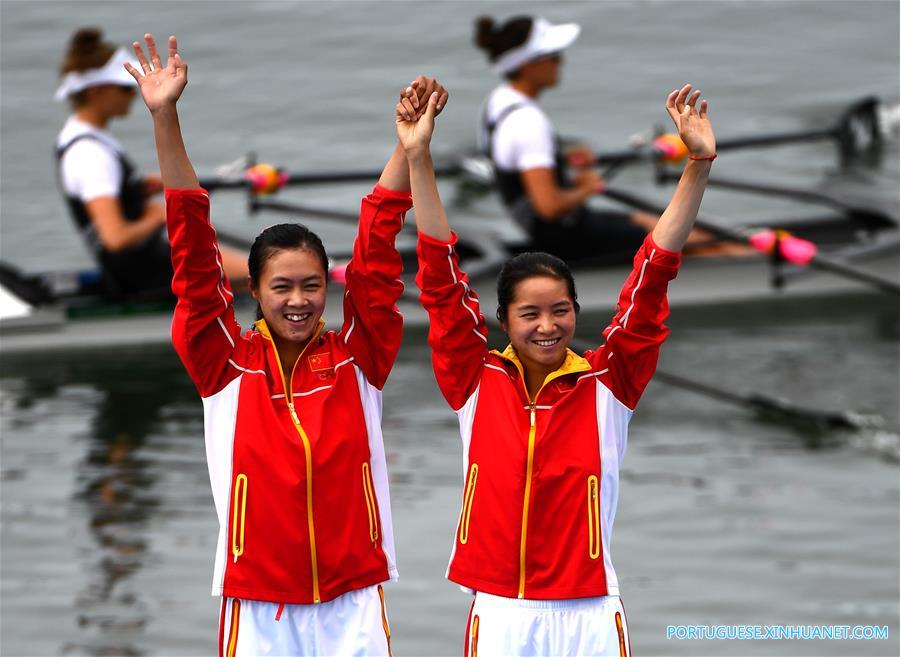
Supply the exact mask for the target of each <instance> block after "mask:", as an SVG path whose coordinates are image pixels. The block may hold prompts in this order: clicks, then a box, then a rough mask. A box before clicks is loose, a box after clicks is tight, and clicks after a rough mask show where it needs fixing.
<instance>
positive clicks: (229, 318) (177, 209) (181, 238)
mask: <svg viewBox="0 0 900 657" xmlns="http://www.w3.org/2000/svg"><path fill="white" fill-rule="evenodd" d="M144 40H145V41H146V43H147V50H148V52H149V54H150V61H149V63H148V61H147V58H146V57H145V56H144V52H143V49H142V48H141V45H140V44H139V43H138V42H135V43H134V52H135V54H136V55H137V58H138V62H140V65H141V68H142V69H143V74H142V73H140V72H139V71H137V70H136V69H135V68H134V67H133V66H130V65H129V64H125V67H126V68H127V69H128V72H129V73H131V75H132V76H134V79H135V80H137V83H138V85H139V87H140V90H141V96H142V97H143V99H144V102H145V103H146V105H147V109H149V110H150V114H151V115H152V117H153V131H154V134H155V136H156V153H157V156H158V158H159V168H160V172H161V174H162V180H163V185H164V187H165V189H166V222H167V225H168V231H169V242H170V243H171V246H172V266H173V268H174V271H175V275H174V277H173V279H172V291H173V292H174V293H175V295H176V296H177V297H178V303H177V305H176V306H175V317H174V319H173V321H172V342H173V343H174V345H175V350H176V351H177V352H178V355H179V356H180V357H181V360H182V362H183V363H184V365H185V368H186V369H187V371H188V373H189V374H190V375H191V378H192V379H193V381H194V383H195V385H196V386H197V388H198V390H199V391H200V394H201V396H204V397H207V396H209V395H212V394H214V393H216V392H218V391H219V390H221V389H222V388H223V387H224V386H225V385H226V384H227V383H228V382H229V381H231V380H233V379H234V378H235V377H237V376H238V375H240V374H241V372H242V371H243V370H242V367H243V360H244V350H245V349H246V348H247V345H246V344H245V341H244V340H243V339H242V338H241V335H240V333H241V330H240V326H238V324H237V322H236V321H235V319H234V310H233V308H232V302H233V299H234V294H233V293H232V291H231V287H230V286H229V284H228V279H227V277H226V276H225V272H224V269H223V266H222V256H221V254H220V253H219V247H218V244H217V242H216V232H215V230H214V229H213V227H212V225H210V222H209V194H207V193H206V192H205V191H204V190H203V189H201V187H200V184H199V183H198V181H197V175H196V174H195V173H194V167H193V166H191V162H190V160H189V159H188V156H187V152H186V151H185V148H184V141H183V140H182V137H181V128H180V126H179V124H178V113H177V111H176V109H175V106H176V103H177V101H178V98H179V97H180V96H181V92H182V91H183V90H184V87H185V86H186V85H187V64H186V63H185V62H184V61H183V60H182V59H181V56H180V55H179V54H178V43H177V42H176V40H175V37H169V43H168V46H169V52H168V61H167V62H166V65H165V67H163V65H162V61H161V60H160V57H159V53H158V52H157V50H156V43H155V42H154V40H153V37H152V36H151V35H149V34H146V35H144Z"/></svg>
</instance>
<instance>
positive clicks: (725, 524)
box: [0, 0, 900, 655]
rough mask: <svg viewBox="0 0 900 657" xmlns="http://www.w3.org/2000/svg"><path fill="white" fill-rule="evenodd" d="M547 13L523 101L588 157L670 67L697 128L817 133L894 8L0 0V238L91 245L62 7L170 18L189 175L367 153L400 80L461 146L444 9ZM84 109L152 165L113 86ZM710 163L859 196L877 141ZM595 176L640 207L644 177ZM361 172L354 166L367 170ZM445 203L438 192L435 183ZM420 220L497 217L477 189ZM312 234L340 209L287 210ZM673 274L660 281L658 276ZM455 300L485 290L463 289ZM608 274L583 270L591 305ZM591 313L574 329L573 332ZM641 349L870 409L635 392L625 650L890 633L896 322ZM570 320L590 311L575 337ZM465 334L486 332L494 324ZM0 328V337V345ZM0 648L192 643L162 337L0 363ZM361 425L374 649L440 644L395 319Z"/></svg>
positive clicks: (414, 334)
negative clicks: (766, 416)
mask: <svg viewBox="0 0 900 657" xmlns="http://www.w3.org/2000/svg"><path fill="white" fill-rule="evenodd" d="M518 13H532V14H540V15H543V16H545V17H546V18H548V19H549V20H551V21H554V22H568V21H575V22H578V23H580V24H581V25H582V35H581V37H580V38H579V40H578V41H577V42H576V44H575V45H574V46H573V47H572V48H571V49H570V50H569V51H567V52H566V55H565V62H564V68H563V76H562V82H561V84H560V86H559V87H558V88H557V89H555V90H552V91H551V92H548V93H547V94H546V96H545V97H542V98H541V103H542V105H543V106H544V107H545V108H546V109H547V111H548V113H549V115H550V116H551V118H552V120H553V121H554V123H555V125H556V127H557V129H558V130H559V131H560V132H561V133H562V134H564V135H570V136H574V137H577V138H579V139H581V140H582V141H584V142H586V143H588V144H590V145H592V146H594V147H595V148H596V149H598V150H601V151H602V150H603V149H611V150H619V149H621V148H624V147H626V146H627V145H628V141H629V138H630V137H631V136H632V135H633V134H635V133H641V132H644V131H647V130H648V129H652V127H653V126H654V125H657V124H660V125H665V122H666V121H667V120H668V119H667V117H666V115H665V112H664V110H663V103H664V99H665V96H666V94H667V93H668V91H669V90H671V89H672V88H674V87H675V86H677V85H679V84H681V83H683V82H686V81H688V82H692V83H694V84H695V85H696V86H698V87H699V88H700V89H701V90H702V91H703V92H704V96H705V97H707V98H709V99H710V103H711V117H712V119H713V121H714V126H715V129H716V132H717V135H719V136H721V137H725V136H738V135H752V134H757V133H761V132H777V131H781V130H796V129H814V128H818V127H826V126H829V125H831V124H833V123H834V122H835V121H836V120H837V118H838V117H839V116H840V114H841V111H842V110H843V108H845V107H846V106H847V105H848V104H850V103H851V102H852V101H853V100H854V99H857V98H859V97H861V96H865V95H869V94H874V95H876V96H878V97H880V98H881V99H882V100H883V101H885V103H889V104H895V103H897V102H898V99H900V64H898V53H900V4H897V3H894V2H815V3H813V2H662V1H659V2H556V3H528V2H516V3H512V2H490V3H488V2H478V3H475V2H442V1H434V2H429V3H418V2H377V3H376V2H329V3H326V2H302V3H289V2H254V3H237V2H177V3H176V2H157V3H149V2H127V3H125V2H116V3H113V2H93V3H91V2H24V1H23V2H16V1H11V0H4V1H3V2H2V4H0V138H2V149H0V167H2V168H0V172H2V175H0V195H2V200H0V203H2V205H0V260H2V261H3V262H6V263H11V264H14V265H16V266H18V267H20V268H22V269H24V270H26V271H52V270H57V269H72V268H82V267H87V266H90V265H91V260H90V257H89V254H88V252H87V251H86V249H85V248H84V246H83V244H82V241H81V239H80V237H79V236H78V234H77V233H76V232H75V230H74V228H73V226H72V222H71V220H70V218H69V217H68V216H67V210H66V208H65V207H64V205H63V201H62V198H61V196H60V194H59V192H58V189H57V188H56V172H55V161H54V156H53V145H54V141H55V137H56V134H57V132H58V131H59V129H60V127H61V126H62V124H63V123H64V121H65V119H66V116H67V115H68V106H67V105H66V104H64V103H55V102H54V101H53V100H52V96H53V92H54V91H55V89H56V86H57V84H58V69H59V65H60V62H61V59H62V55H63V52H64V50H65V47H66V45H67V43H68V40H69V37H70V36H71V34H72V33H73V32H74V31H75V29H77V28H78V27H82V26H89V25H93V26H98V27H100V28H102V29H103V30H104V31H105V36H106V38H107V39H108V40H111V41H115V42H118V43H121V44H123V45H126V44H128V43H130V42H131V41H132V40H134V39H137V38H139V37H140V36H141V35H142V34H143V33H144V32H147V31H149V32H152V33H154V34H155V35H156V36H157V38H158V39H160V40H161V39H162V38H164V37H165V36H166V35H167V34H176V35H177V36H178V38H179V43H180V46H181V52H182V54H183V56H184V58H185V60H186V61H187V62H188V63H189V65H190V84H189V86H188V88H187V90H186V92H185V95H184V97H183V99H182V101H181V103H180V108H181V110H180V111H181V116H182V127H183V130H184V133H185V135H186V143H187V147H188V150H189V152H190V154H191V157H192V159H193V161H194V164H195V167H196V168H197V170H198V171H199V172H201V173H207V174H209V173H213V172H214V171H215V170H216V168H217V167H220V166H221V165H223V164H226V163H228V162H231V161H233V160H234V159H235V158H238V157H240V156H242V155H244V154H245V153H247V152H250V151H253V152H255V153H256V154H257V155H258V157H259V158H260V159H261V160H263V161H268V162H272V163H275V164H277V165H280V166H285V167H287V168H290V169H291V170H295V171H301V172H316V171H341V170H346V169H357V168H365V167H372V168H375V169H377V168H378V167H380V166H381V165H382V164H383V162H384V161H385V159H386V158H387V156H388V155H389V153H390V151H391V149H392V147H393V142H394V133H393V125H392V111H393V105H394V102H395V100H394V99H395V97H396V93H397V91H398V90H399V88H400V87H401V86H403V85H405V84H406V83H408V82H409V80H411V79H412V78H413V77H414V76H415V75H416V74H418V73H420V72H425V73H427V74H429V75H434V76H436V77H438V78H439V79H440V80H441V81H442V82H443V84H444V85H445V86H446V87H447V88H448V89H449V90H450V92H451V100H450V104H449V106H448V109H447V111H446V112H444V114H443V115H442V116H441V118H440V120H439V126H438V130H437V134H436V137H435V142H434V145H433V148H434V150H435V152H436V154H437V155H438V156H443V157H446V158H451V157H454V156H460V155H464V154H468V153H470V152H472V151H473V150H474V143H475V127H476V124H477V119H478V116H479V111H480V105H481V102H482V100H483V99H484V97H485V96H486V95H487V93H488V92H489V91H490V90H491V89H492V88H493V86H494V85H495V84H496V83H497V80H496V78H495V77H494V75H493V74H492V73H491V71H490V69H489V68H488V66H487V64H486V61H485V60H484V58H483V55H482V54H481V53H480V52H479V51H477V50H476V49H475V48H474V47H473V46H472V45H471V39H472V29H473V22H474V19H475V18H476V17H477V16H479V15H481V14H490V15H493V16H495V17H498V18H506V17H508V16H510V15H514V14H518ZM112 131H113V132H114V134H115V135H116V137H117V138H118V139H119V140H120V141H121V143H122V144H123V145H124V147H125V149H126V150H127V152H128V153H129V155H130V156H131V157H132V158H133V159H134V160H135V161H136V162H137V163H138V164H139V166H140V168H141V169H142V170H143V171H144V172H146V173H150V172H154V171H156V164H155V159H156V158H155V153H154V149H153V140H152V133H151V126H150V121H149V118H148V115H147V112H146V109H145V108H144V107H143V105H142V103H141V101H140V99H139V98H138V99H136V101H135V103H134V105H133V108H132V112H131V115H130V116H129V117H127V118H125V119H123V120H120V121H118V122H115V123H114V124H113V126H112ZM715 172H716V174H721V175H723V176H726V175H727V176H728V177H732V178H741V179H746V180H750V181H767V182H778V183H781V184H790V185H794V186H797V187H803V188H808V189H811V190H820V191H829V192H832V193H847V194H854V195H856V196H864V197H867V198H870V199H872V200H873V202H876V201H879V200H885V199H888V200H895V199H896V198H897V196H898V187H900V183H898V178H900V163H898V151H897V146H896V143H895V142H894V143H892V144H891V143H889V144H888V146H887V148H886V151H885V154H884V157H882V158H881V159H880V160H879V161H878V162H875V163H869V164H866V165H860V166H856V167H853V168H850V169H842V168H841V167H840V166H839V165H838V160H837V158H836V155H835V148H834V145H833V144H831V143H828V142H820V143H815V144H805V145H792V146H787V147H782V148H777V149H765V150H747V151H735V152H733V153H729V154H728V155H727V157H726V156H722V157H720V158H719V160H718V161H717V162H716V165H715ZM619 180H620V181H621V182H622V184H624V185H626V186H628V187H629V188H631V189H634V190H637V191H639V192H640V193H642V194H645V195H647V196H649V197H651V198H654V199H656V200H657V201H660V202H665V199H666V198H668V195H669V194H670V192H671V188H666V187H656V186H655V185H654V183H653V176H652V171H651V169H650V168H649V167H640V166H638V167H633V168H629V169H627V170H626V171H624V172H623V173H622V174H621V176H620V178H619ZM373 182H374V181H373ZM369 186H370V185H369V184H368V183H365V184H359V183H354V184H346V185H334V186H322V187H315V188H313V187H309V188H307V187H303V188H301V189H300V190H299V191H296V190H295V191H291V192H290V193H291V194H292V195H294V198H297V199H299V200H301V201H309V202H312V203H315V204H317V205H325V206H328V207H334V208H337V209H343V210H348V211H354V210H355V209H356V208H357V207H358V202H359V198H360V196H361V195H363V194H364V193H366V192H367V191H368V188H369ZM442 192H443V193H444V196H445V198H446V199H448V200H449V199H452V198H453V197H454V194H455V189H454V185H453V183H450V182H447V183H442ZM245 205H246V199H245V198H244V197H243V196H242V195H241V194H240V193H232V192H221V193H217V194H216V195H215V196H214V198H213V214H214V217H215V219H216V221H217V222H218V224H219V225H220V226H222V227H227V228H228V229H229V230H231V231H232V232H238V233H241V234H243V235H246V236H247V237H248V238H252V236H254V235H255V234H256V233H257V232H258V231H259V230H260V229H261V228H262V227H263V226H265V225H268V224H270V223H275V222H276V221H280V219H278V218H277V216H276V215H266V214H260V215H257V216H255V217H248V215H247V213H246V208H245ZM703 212H704V213H705V214H708V215H710V216H716V217H720V218H721V219H722V220H723V221H725V222H729V223H733V224H734V225H737V224H740V223H741V222H743V221H750V220H751V219H752V220H754V221H764V220H765V219H766V218H767V217H780V218H781V217H785V216H790V215H791V214H792V213H794V214H797V215H798V216H802V215H804V213H808V209H807V208H805V207H804V206H803V205H801V204H798V203H796V202H793V201H788V200H784V199H782V200H775V199H772V198H763V197H754V196H745V195H740V196H738V195H735V194H731V193H725V192H722V191H710V192H709V193H708V195H707V197H706V199H705V200H704V206H703ZM450 214H451V223H456V224H458V225H476V224H482V223H485V222H491V223H492V224H495V225H502V226H504V228H503V230H509V231H515V230H516V228H515V227H514V226H513V225H512V223H511V222H510V221H509V220H508V219H507V218H506V216H505V213H504V210H503V208H502V207H501V205H500V204H499V203H498V202H497V199H496V198H495V197H494V196H492V195H489V196H485V197H483V198H481V199H479V200H476V201H475V202H473V203H472V204H470V205H469V206H468V207H466V208H465V209H453V210H451V213H450ZM309 223H310V225H311V226H313V228H314V229H315V230H317V231H319V232H320V233H321V234H322V236H323V237H324V239H325V242H326V246H327V247H329V248H332V249H338V248H339V249H344V248H346V247H348V246H349V244H350V242H351V240H352V237H353V233H354V229H353V228H352V227H348V226H346V225H343V226H342V225H334V224H329V223H327V222H324V221H318V220H311V221H310V222H309ZM675 285H677V281H676V283H675ZM480 292H481V296H482V298H483V299H484V306H485V310H486V314H492V313H493V308H494V304H493V290H491V289H490V288H489V286H484V287H483V289H481V290H480ZM616 292H617V290H615V289H611V290H609V297H610V308H611V306H612V303H613V300H614V296H615V294H616ZM607 318H608V313H606V312H604V313H598V314H597V315H596V316H594V315H590V314H589V315H585V316H583V317H582V318H581V319H580V320H579V326H580V329H581V331H582V335H587V336H590V335H599V330H600V329H601V328H602V327H603V326H604V325H605V322H606V320H607ZM670 325H671V327H672V336H671V338H670V341H669V343H667V345H666V347H665V349H664V353H663V361H662V365H663V366H665V368H666V369H668V370H671V371H675V372H679V373H682V374H684V375H688V376H697V377H700V378H702V379H703V380H704V381H707V382H711V383H714V384H716V385H721V386H722V387H723V388H731V389H739V390H743V391H749V392H752V391H765V392H767V393H770V394H777V395H783V396H786V397H789V398H791V399H793V400H795V401H798V402H800V403H804V404H807V405H810V406H814V407H817V408H826V409H832V410H841V409H853V410H856V411H859V412H863V413H869V414H877V415H879V416H880V417H881V418H883V423H882V425H881V426H879V427H873V428H871V429H866V430H862V431H828V430H822V429H816V428H809V427H796V426H790V425H785V424H782V423H776V422H761V421H760V420H759V418H757V417H756V416H755V415H754V414H753V413H751V412H749V411H747V410H745V409H742V408H739V407H731V406H723V405H721V404H719V403H717V402H714V401H712V400H709V399H706V398H703V397H698V396H695V395H691V394H690V393H687V392H685V391H682V390H678V389H673V388H669V387H665V386H662V385H661V384H660V383H658V382H654V383H653V384H651V387H650V388H649V389H648V392H647V394H646V396H645V398H644V400H643V401H642V407H641V409H640V411H639V412H638V413H637V414H636V415H635V419H634V421H633V423H632V429H631V436H630V441H631V442H630V447H629V454H628V457H627V459H626V461H625V464H624V468H623V471H622V489H621V495H620V503H619V512H618V516H617V523H616V529H615V535H614V540H613V552H614V557H615V562H616V569H617V573H618V575H619V578H620V584H621V587H622V595H623V599H624V601H625V604H626V606H627V609H628V614H629V624H630V628H631V632H632V636H631V641H632V645H633V646H634V649H635V651H636V652H637V653H638V654H645V655H651V654H652V655H661V654H667V655H668V654H671V655H726V654H727V655H762V654H769V655H770V654H784V655H844V654H855V655H895V654H897V653H898V648H900V644H898V638H897V637H898V631H900V623H898V617H900V603H898V600H900V565H898V555H900V520H898V518H900V513H898V512H900V484H898V447H897V440H898V438H897V433H898V427H900V410H898V397H900V380H898V377H900V346H898V345H900V312H898V308H897V304H896V302H895V300H894V299H892V298H890V297H886V296H883V295H875V294H863V293H861V294H852V295H842V296H837V297H825V298H818V299H811V300H785V299H779V298H777V296H775V295H773V297H772V298H771V299H768V300H766V301H764V302H759V303H754V304H727V303H725V304H721V305H716V306H712V307H704V308H701V309H693V310H691V309H686V310H684V311H682V310H678V309H676V311H675V312H674V313H673V315H672V318H671V321H670ZM592 327H596V328H595V329H592ZM495 340H496V341H499V338H496V336H495ZM0 350H2V342H0ZM0 393H2V399H0V404H2V406H0V410H2V424H0V429H2V445H0V449H2V452H0V456H2V465H0V487H2V488H0V493H2V508H0V528H2V538H0V540H2V545H0V547H2V552H0V603H2V616H0V624H2V625H0V652H2V653H3V654H10V655H12V654H15V655H76V654H88V655H208V654H212V653H213V652H214V651H215V637H216V632H217V625H218V601H217V600H216V599H213V598H211V597H210V596H209V595H208V594H209V587H210V581H211V577H212V563H213V551H214V549H215V538H216V531H217V525H216V518H215V513H214V510H213V505H212V497H211V494H210V489H209V482H208V475H207V469H206V463H205V456H204V448H203V438H202V435H203V434H202V408H201V405H200V401H199V399H198V398H197V395H196V392H195V390H194V388H193V386H192V384H191V383H190V381H189V380H188V379H187V376H186V375H185V374H184V372H183V370H182V368H181V365H180V363H179V362H178V360H177V358H176V357H175V355H174V353H173V352H172V350H171V349H170V348H168V347H159V348H156V347H154V348H131V349H123V350H107V351H91V352H72V351H56V352H54V353H53V354H47V355H42V354H39V353H38V354H30V355H27V356H22V355H18V354H11V353H5V354H3V357H2V369H0ZM384 408H385V422H384V435H385V444H386V448H387V452H388V459H389V469H390V475H391V486H392V487H391V494H392V502H393V512H394V518H395V534H396V540H397V545H398V559H399V567H400V572H401V579H400V581H399V582H397V583H396V584H392V585H390V586H388V587H386V596H387V603H388V612H389V616H390V619H391V625H392V630H393V637H394V638H393V647H394V652H395V654H398V655H450V654H458V653H459V652H461V650H462V645H463V637H464V624H465V619H466V614H467V611H468V606H469V604H470V603H471V599H470V598H469V597H468V596H467V595H465V594H464V593H462V592H460V591H459V590H458V589H457V587H455V586H454V585H452V584H450V583H448V582H447V581H445V580H443V579H442V577H443V573H444V570H445V569H446V563H447V559H448V557H449V552H450V547H451V543H452V540H453V533H454V529H455V523H456V517H457V514H458V510H459V496H460V493H461V486H462V471H461V470H462V468H461V460H460V445H459V439H458V435H457V425H456V421H455V417H454V415H453V414H452V413H451V412H450V411H449V410H448V409H447V408H446V407H445V405H444V402H443V400H442V399H441V398H440V395H439V393H438V392H437V389H436V387H435V385H434V380H433V376H432V374H431V371H430V360H429V353H428V348H427V344H426V342H425V334H424V330H423V329H421V328H420V327H411V328H410V329H409V330H408V331H407V338H406V340H405V343H404V347H403V349H402V352H401V355H400V359H399V361H398V364H397V366H396V368H395V370H394V372H393V374H392V376H391V379H390V381H389V383H388V385H387V387H386V388H385V395H384ZM678 623H692V624H721V623H728V624H731V623H735V624H756V623H760V624H783V625H790V624H841V625H855V624H876V625H887V626H889V628H890V639H889V640H887V641H843V642H842V641H793V642H787V641H781V642H777V643H776V644H774V645H773V644H772V643H771V642H765V641H756V642H753V641H735V642H727V641H706V642H696V641H674V640H669V641H667V640H666V638H665V628H666V625H670V624H678Z"/></svg>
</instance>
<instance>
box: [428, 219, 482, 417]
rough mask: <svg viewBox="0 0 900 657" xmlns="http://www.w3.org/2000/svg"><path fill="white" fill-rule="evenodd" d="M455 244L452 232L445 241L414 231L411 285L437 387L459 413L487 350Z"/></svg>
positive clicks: (477, 308)
mask: <svg viewBox="0 0 900 657" xmlns="http://www.w3.org/2000/svg"><path fill="white" fill-rule="evenodd" d="M455 244H456V234H455V233H454V234H451V236H450V241H449V242H443V241H440V240H436V239H434V238H432V237H429V236H427V235H424V234H422V233H419V241H418V246H417V248H416V251H417V253H418V256H419V272H418V274H417V275H416V284H417V285H418V286H419V289H420V290H421V291H422V295H421V300H422V305H423V306H424V307H425V310H426V311H428V320H429V328H428V344H430V345H431V351H432V355H431V362H432V365H433V367H434V375H435V378H437V383H438V387H439V388H440V389H441V392H442V393H443V395H444V397H445V398H446V399H447V402H448V403H449V404H450V407H451V408H453V410H459V409H460V408H462V406H463V405H464V404H465V403H466V400H467V399H468V398H469V397H470V396H471V395H472V393H473V392H475V388H476V387H477V386H478V381H479V379H480V373H481V370H482V368H483V367H484V359H485V357H486V355H487V352H488V348H487V326H485V323H484V316H483V315H482V314H481V309H480V306H479V304H478V296H477V295H476V294H475V292H473V291H472V290H471V288H469V278H468V276H466V274H465V273H464V272H463V271H462V270H461V269H460V268H459V258H458V256H457V254H456V249H455V248H454V246H455Z"/></svg>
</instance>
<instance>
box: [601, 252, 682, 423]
mask: <svg viewBox="0 0 900 657" xmlns="http://www.w3.org/2000/svg"><path fill="white" fill-rule="evenodd" d="M680 264H681V255H680V254H679V253H675V252H673V251H667V250H665V249H662V248H660V247H659V246H657V245H656V243H655V242H654V241H653V238H652V236H650V235H648V236H647V238H646V239H645V240H644V243H643V244H642V245H641V247H640V248H639V249H638V251H637V253H636V254H635V256H634V269H633V270H632V272H631V274H630V275H629V276H628V279H627V280H626V281H625V285H624V287H622V292H621V293H620V294H619V302H618V304H617V305H616V314H615V316H614V317H613V319H612V322H610V324H609V326H607V327H606V328H605V329H604V330H603V337H604V338H606V343H605V344H604V345H603V346H602V347H600V349H598V350H597V351H594V352H589V353H587V354H585V356H586V357H587V359H588V360H589V361H590V362H591V364H592V365H593V366H594V368H595V369H597V370H600V371H602V372H603V374H602V376H601V381H603V382H604V384H605V385H606V387H607V388H609V389H610V391H611V392H612V393H613V395H614V396H615V398H616V399H618V400H619V401H620V402H622V403H623V404H624V405H625V406H627V407H628V408H630V409H632V410H633V409H634V408H635V406H637V403H638V400H639V399H640V398H641V395H642V394H643V392H644V388H645V387H646V386H647V384H648V383H649V382H650V378H651V377H652V376H653V373H654V372H655V371H656V363H657V360H658V359H659V348H660V345H662V343H663V341H664V340H665V339H666V336H667V335H668V334H669V329H668V327H667V326H666V325H665V324H664V323H663V322H665V320H666V318H667V317H668V316H669V303H668V301H667V299H666V290H667V289H668V285H669V281H670V280H672V279H673V278H675V276H676V275H677V274H678V266H679V265H680ZM604 370H605V371H604Z"/></svg>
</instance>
